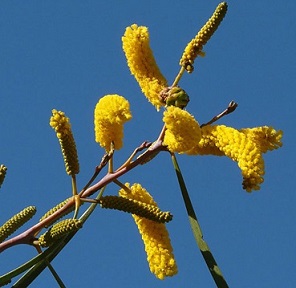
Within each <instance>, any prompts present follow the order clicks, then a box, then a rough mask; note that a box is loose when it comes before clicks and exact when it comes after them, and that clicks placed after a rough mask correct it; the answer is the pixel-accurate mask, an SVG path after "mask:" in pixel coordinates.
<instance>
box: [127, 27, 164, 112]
mask: <svg viewBox="0 0 296 288" xmlns="http://www.w3.org/2000/svg"><path fill="white" fill-rule="evenodd" d="M122 48H123V51H124V53H125V56H126V59H127V64H128V67H129V69H130V71H131V73H132V74H133V75H134V76H135V78H136V80H137V82H138V83H139V85H140V88H141V89H142V92H143V93H144V95H145V96H146V97H147V99H148V101H149V102H151V103H152V104H153V105H154V106H155V108H156V109H157V110H159V108H160V107H161V106H164V105H165V104H164V103H162V101H161V99H160V98H159V94H160V92H161V91H162V90H163V89H164V88H166V87H167V86H168V85H167V81H166V79H165V78H164V76H163V75H162V74H161V72H160V70H159V68H158V66H157V64H156V61H155V59H154V56H153V52H152V50H151V48H150V43H149V32H148V28H147V27H145V26H138V25H136V24H133V25H131V26H130V27H127V28H126V30H125V33H124V35H123V37H122Z"/></svg>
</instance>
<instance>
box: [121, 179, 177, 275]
mask: <svg viewBox="0 0 296 288" xmlns="http://www.w3.org/2000/svg"><path fill="white" fill-rule="evenodd" d="M125 185H126V186H127V187H128V188H130V192H127V191H126V190H124V189H121V190H119V195H120V196H121V197H124V198H128V199H133V200H137V201H140V202H143V203H147V204H150V205H155V206H157V204H156V202H155V201H154V200H153V198H152V196H151V195H150V194H149V193H148V192H147V191H146V190H145V189H144V188H142V186H141V185H140V184H134V185H132V186H131V187H130V186H129V184H128V183H126V184H125ZM133 218H134V220H135V222H136V224H137V226H138V229H139V232H140V234H141V235H142V239H143V242H144V245H145V251H146V253H147V261H148V264H149V267H150V271H151V272H152V273H153V274H155V276H156V277H157V278H159V279H161V280H163V279H164V278H165V277H167V276H174V275H175V274H177V272H178V268H177V264H176V261H175V258H174V255H173V248H172V245H171V242H170V238H169V234H168V231H167V230H166V227H165V224H163V223H156V222H154V221H151V220H148V219H145V218H142V217H139V216H136V215H133Z"/></svg>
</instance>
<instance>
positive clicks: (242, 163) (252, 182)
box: [190, 125, 264, 192]
mask: <svg viewBox="0 0 296 288" xmlns="http://www.w3.org/2000/svg"><path fill="white" fill-rule="evenodd" d="M201 131H202V138H201V140H200V142H199V143H198V145H197V146H195V147H194V148H193V149H192V150H191V151H190V154H199V155H206V154H213V155H218V156H222V155H225V156H228V157H229V158H231V159H232V160H234V161H236V162H237V164H238V166H239V167H240V169H241V171H242V175H243V188H244V189H245V190H246V191H247V192H251V191H252V190H259V189H260V184H261V183H262V182H263V175H264V162H263V158H262V154H261V150H260V148H258V145H257V143H256V142H254V141H253V140H252V139H250V138H249V137H247V135H246V134H245V133H243V132H240V131H238V130H236V129H234V128H231V127H226V126H224V125H216V126H210V125H207V126H204V127H202V128H201Z"/></svg>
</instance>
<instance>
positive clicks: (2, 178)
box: [0, 164, 7, 188]
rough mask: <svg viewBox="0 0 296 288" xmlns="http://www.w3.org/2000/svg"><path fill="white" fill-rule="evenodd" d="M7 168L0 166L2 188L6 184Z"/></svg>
mask: <svg viewBox="0 0 296 288" xmlns="http://www.w3.org/2000/svg"><path fill="white" fill-rule="evenodd" d="M6 171H7V167H6V166H5V165H3V164H1V165H0V188H1V185H2V184H3V182H4V179H5V176H6Z"/></svg>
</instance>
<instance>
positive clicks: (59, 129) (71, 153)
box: [49, 109, 79, 175]
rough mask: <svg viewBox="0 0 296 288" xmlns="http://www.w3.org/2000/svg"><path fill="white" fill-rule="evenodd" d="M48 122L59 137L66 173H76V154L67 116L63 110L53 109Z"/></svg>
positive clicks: (77, 171) (77, 163)
mask: <svg viewBox="0 0 296 288" xmlns="http://www.w3.org/2000/svg"><path fill="white" fill-rule="evenodd" d="M49 124H50V126H51V127H52V128H53V129H54V131H55V132H56V135H57V138H58V139H59V143H60V146H61V150H62V153H63V158H64V163H65V167H66V172H67V174H68V175H75V174H78V173H79V162H78V154H77V149H76V144H75V140H74V137H73V133H72V130H71V124H70V120H69V118H68V117H66V115H65V113H64V112H62V111H57V110H56V109H53V110H52V116H51V118H50V122H49Z"/></svg>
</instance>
